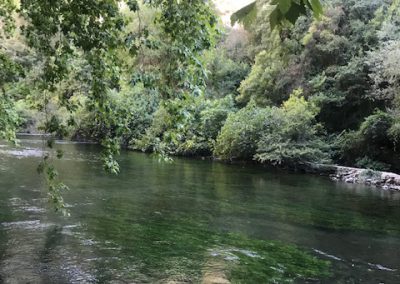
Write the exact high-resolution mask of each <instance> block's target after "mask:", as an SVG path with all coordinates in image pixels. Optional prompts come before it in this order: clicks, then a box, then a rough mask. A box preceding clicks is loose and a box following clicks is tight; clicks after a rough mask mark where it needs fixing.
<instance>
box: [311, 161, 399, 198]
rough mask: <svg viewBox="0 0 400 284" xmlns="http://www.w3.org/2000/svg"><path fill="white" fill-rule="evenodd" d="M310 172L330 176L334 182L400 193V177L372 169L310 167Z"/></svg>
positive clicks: (335, 166) (319, 165) (333, 166)
mask: <svg viewBox="0 0 400 284" xmlns="http://www.w3.org/2000/svg"><path fill="white" fill-rule="evenodd" d="M310 171H312V172H314V173H319V174H322V175H328V176H329V177H330V178H331V180H333V181H341V182H346V183H354V184H364V185H370V186H375V187H379V188H382V189H383V190H394V191H400V175H398V174H395V173H391V172H382V171H374V170H371V169H362V168H353V167H344V166H337V165H321V164H314V165H310Z"/></svg>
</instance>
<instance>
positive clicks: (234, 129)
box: [214, 101, 271, 159]
mask: <svg viewBox="0 0 400 284" xmlns="http://www.w3.org/2000/svg"><path fill="white" fill-rule="evenodd" d="M270 111H271V109H270V108H260V107H257V106H256V104H255V103H254V102H253V101H252V102H250V103H249V104H248V105H247V106H246V107H245V108H242V109H241V110H239V111H238V112H236V113H232V114H230V115H229V116H228V118H227V120H226V122H225V125H224V126H223V127H222V129H221V133H220V134H219V136H218V138H217V141H216V145H215V148H214V155H215V156H217V157H219V158H222V159H252V158H253V156H254V154H255V153H256V149H257V143H258V140H259V139H260V137H261V135H262V133H263V131H264V129H265V127H266V123H265V122H266V121H268V117H269V116H270Z"/></svg>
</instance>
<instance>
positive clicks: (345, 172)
mask: <svg viewBox="0 0 400 284" xmlns="http://www.w3.org/2000/svg"><path fill="white" fill-rule="evenodd" d="M34 136H36V137H45V136H47V135H42V134H30V133H18V137H19V138H23V137H34ZM73 141H74V142H77V143H90V144H96V142H94V141H88V140H85V139H82V140H79V139H73ZM123 148H125V149H126V150H128V151H137V152H142V151H139V150H137V149H132V148H129V147H123ZM189 158H193V159H202V160H205V159H208V160H214V161H218V162H222V163H244V164H252V165H261V166H264V167H268V168H271V169H274V168H277V167H274V166H272V165H266V164H260V163H259V162H257V161H254V160H248V161H235V160H222V159H217V158H215V157H212V156H207V157H206V156H190V157H189ZM286 170H289V171H299V170H300V171H302V172H305V173H311V174H318V175H325V176H329V178H330V179H331V180H333V181H336V182H345V183H352V184H363V185H369V186H375V187H378V188H381V189H383V190H393V191H400V175H399V174H396V173H392V172H384V171H375V170H371V169H365V168H354V167H345V166H339V165H326V164H304V165H302V166H299V167H298V168H296V169H286Z"/></svg>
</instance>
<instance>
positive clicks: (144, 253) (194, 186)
mask: <svg viewBox="0 0 400 284" xmlns="http://www.w3.org/2000/svg"><path fill="white" fill-rule="evenodd" d="M41 145H42V143H41V141H40V140H34V139H24V140H22V141H21V145H20V146H19V147H12V146H10V145H7V144H6V143H1V145H0V283H229V282H231V283H290V282H295V283H400V201H399V200H400V194H399V193H394V192H388V191H382V190H379V189H375V188H370V187H365V186H357V185H348V184H343V183H334V182H332V181H330V180H329V179H328V178H326V177H319V176H310V175H302V174H292V173H282V172H278V171H271V170H266V169H264V168H263V167H261V166H255V165H247V166H244V165H226V164H223V163H218V162H212V161H203V160H195V159H183V158H175V159H174V162H172V163H165V162H160V161H159V160H158V159H157V158H156V157H153V156H151V155H146V154H141V153H135V152H122V153H121V156H120V157H119V162H120V165H121V169H122V170H121V173H120V175H119V176H111V175H108V174H106V173H104V172H103V171H102V165H101V161H100V159H99V150H100V149H99V147H98V146H96V145H90V144H79V143H72V142H58V143H57V144H56V148H59V149H62V150H63V151H64V152H65V154H64V158H63V159H62V160H60V161H56V162H55V164H56V167H57V169H58V170H59V172H60V176H61V177H62V179H63V181H64V182H65V183H66V184H67V185H68V186H69V187H70V190H69V191H66V192H65V193H64V194H63V196H64V199H65V203H66V205H67V208H68V211H69V213H70V216H69V217H63V216H61V215H60V214H59V213H56V212H54V210H53V208H52V206H51V204H48V202H47V198H46V197H47V193H46V189H45V185H44V184H43V181H42V178H41V177H40V176H39V175H38V174H37V171H36V167H37V165H38V162H39V160H40V155H41Z"/></svg>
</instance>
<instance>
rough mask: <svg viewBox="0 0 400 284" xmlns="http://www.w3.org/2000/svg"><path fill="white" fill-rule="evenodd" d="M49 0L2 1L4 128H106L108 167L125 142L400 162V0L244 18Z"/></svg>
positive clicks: (292, 159)
mask: <svg viewBox="0 0 400 284" xmlns="http://www.w3.org/2000/svg"><path fill="white" fill-rule="evenodd" d="M50 2H51V1H46V0H40V1H29V0H26V1H21V3H20V5H19V9H18V13H14V14H13V8H12V6H13V3H14V2H13V1H11V0H8V1H5V2H4V4H0V17H1V19H2V20H1V25H2V34H1V43H0V67H1V68H0V86H1V92H2V95H1V99H0V137H2V138H7V139H10V140H14V139H15V131H16V130H17V131H23V132H26V131H28V132H38V131H42V132H46V133H51V134H52V137H54V138H57V137H64V138H65V137H70V138H72V139H76V140H92V141H98V142H100V143H102V145H103V146H104V149H105V152H104V164H105V167H106V169H108V170H110V171H111V172H118V164H117V163H116V161H114V159H113V157H114V155H115V154H117V153H118V151H119V147H120V146H121V145H123V146H125V147H128V148H130V149H135V150H141V151H146V152H156V153H158V154H160V155H161V157H162V158H165V159H169V157H170V156H171V155H185V156H212V157H215V158H220V159H224V160H234V159H241V160H256V161H258V162H260V163H267V164H271V165H279V166H283V167H290V168H297V167H299V166H304V165H307V164H309V163H339V164H344V165H350V166H360V167H367V168H371V169H381V170H383V169H385V170H392V171H399V170H400V159H399V152H398V148H397V144H398V142H399V140H400V71H399V70H400V69H399V68H398V66H399V64H400V53H399V51H400V28H399V27H400V1H398V0H394V1H387V0H375V1H367V0H361V1H355V0H351V1H348V0H327V1H324V11H323V14H321V12H322V10H321V7H320V5H319V2H318V1H300V2H299V1H272V2H270V1H269V0H257V1H256V2H254V3H252V4H251V5H249V6H248V7H245V9H244V10H242V11H240V12H238V13H236V14H235V15H234V17H233V20H234V21H239V22H241V23H243V24H244V27H245V30H243V29H236V28H234V29H233V28H230V27H225V26H223V25H222V23H220V21H219V20H218V17H216V12H215V11H214V8H213V6H212V5H211V4H210V3H208V2H204V1H178V0H176V1H164V0H157V1H143V3H142V2H138V1H127V2H126V4H121V3H117V2H114V1H108V0H102V1H82V2H80V1H73V2H69V1H65V2H64V1H59V2H57V3H56V4H54V3H53V4H49V3H50ZM297 2H299V3H300V4H297ZM271 3H272V4H278V5H277V6H270V5H269V4H271ZM307 7H309V8H310V9H309V10H307V9H306V8H307ZM311 11H313V12H314V16H315V17H313V16H312V12H311ZM10 15H12V16H10ZM287 20H288V21H287ZM289 22H292V23H294V24H290V23H289ZM277 24H280V27H279V28H273V27H274V26H275V25H277ZM15 26H16V28H15ZM48 144H49V146H50V147H51V146H52V139H49V141H48ZM56 156H58V157H61V156H62V153H59V152H57V153H56ZM48 158H49V157H46V158H45V159H44V163H43V164H42V165H41V170H42V171H46V172H47V173H48V177H49V182H50V184H52V183H53V185H52V186H51V187H50V188H52V189H53V190H54V191H55V192H58V191H59V190H61V189H62V188H63V185H62V184H60V183H57V182H56V181H55V180H56V179H57V173H56V171H55V169H53V168H52V166H51V165H49V164H48V163H47V160H48ZM56 201H57V200H56Z"/></svg>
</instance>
